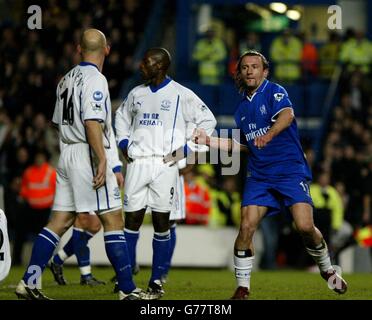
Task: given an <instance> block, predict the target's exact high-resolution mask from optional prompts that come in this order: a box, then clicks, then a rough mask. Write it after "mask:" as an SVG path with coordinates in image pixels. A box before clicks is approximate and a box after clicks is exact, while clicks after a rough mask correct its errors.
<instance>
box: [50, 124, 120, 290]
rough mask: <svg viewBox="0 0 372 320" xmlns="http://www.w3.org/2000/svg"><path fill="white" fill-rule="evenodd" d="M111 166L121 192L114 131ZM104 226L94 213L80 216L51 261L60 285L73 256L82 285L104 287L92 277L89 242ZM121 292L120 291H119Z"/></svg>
mask: <svg viewBox="0 0 372 320" xmlns="http://www.w3.org/2000/svg"><path fill="white" fill-rule="evenodd" d="M65 146H66V145H65V144H63V143H62V142H60V149H61V150H62V149H63V148H64V147H65ZM108 151H109V152H108V153H107V156H108V159H107V160H108V162H109V166H110V168H111V169H112V171H113V172H114V174H115V176H116V181H117V183H118V186H119V188H120V190H121V189H122V188H123V185H124V177H123V174H122V172H121V168H122V165H123V164H122V162H121V161H120V159H119V154H118V149H117V147H116V142H115V135H114V131H113V130H111V135H110V148H109V149H108ZM101 227H102V224H101V221H100V220H99V218H98V217H97V215H96V214H95V212H94V211H91V212H90V213H89V214H84V213H82V214H78V215H77V217H76V220H75V222H74V225H73V231H72V235H71V237H70V239H69V240H68V241H67V243H66V244H65V246H64V247H63V248H61V249H60V250H59V251H58V252H57V253H56V254H55V255H54V256H53V258H52V259H51V262H50V265H49V267H50V270H51V271H52V273H53V276H54V280H55V281H56V282H57V283H58V284H59V285H66V284H67V282H66V279H65V278H64V275H63V264H64V262H65V261H66V259H68V258H69V257H71V256H72V255H75V256H76V260H77V263H78V266H79V270H80V274H81V276H80V284H81V285H89V286H97V285H104V284H105V282H104V281H101V280H98V279H96V278H95V277H94V276H93V275H92V268H91V265H90V250H89V247H88V241H89V240H90V239H91V238H92V237H93V236H94V235H95V234H96V233H97V232H99V230H100V229H101ZM117 291H119V289H118V290H117Z"/></svg>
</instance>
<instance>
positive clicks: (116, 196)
mask: <svg viewBox="0 0 372 320" xmlns="http://www.w3.org/2000/svg"><path fill="white" fill-rule="evenodd" d="M114 198H115V200H117V199H120V189H119V187H115V188H114Z"/></svg>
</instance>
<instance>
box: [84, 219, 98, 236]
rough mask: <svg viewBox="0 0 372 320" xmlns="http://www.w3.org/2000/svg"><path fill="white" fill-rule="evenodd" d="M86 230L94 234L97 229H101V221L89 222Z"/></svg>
mask: <svg viewBox="0 0 372 320" xmlns="http://www.w3.org/2000/svg"><path fill="white" fill-rule="evenodd" d="M86 230H87V231H88V232H90V233H93V234H96V233H97V232H99V230H101V223H99V222H98V223H94V224H91V225H89V227H88V228H87V229H86Z"/></svg>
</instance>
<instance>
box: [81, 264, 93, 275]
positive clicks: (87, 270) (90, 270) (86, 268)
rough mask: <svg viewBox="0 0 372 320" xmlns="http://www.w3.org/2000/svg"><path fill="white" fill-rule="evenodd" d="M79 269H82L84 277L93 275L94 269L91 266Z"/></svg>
mask: <svg viewBox="0 0 372 320" xmlns="http://www.w3.org/2000/svg"><path fill="white" fill-rule="evenodd" d="M79 269H80V274H81V275H82V276H86V275H88V274H91V273H92V268H91V266H85V267H80V268H79Z"/></svg>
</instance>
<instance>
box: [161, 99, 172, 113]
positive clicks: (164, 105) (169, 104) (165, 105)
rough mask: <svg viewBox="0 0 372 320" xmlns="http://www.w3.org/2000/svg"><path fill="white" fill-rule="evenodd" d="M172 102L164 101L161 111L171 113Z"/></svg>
mask: <svg viewBox="0 0 372 320" xmlns="http://www.w3.org/2000/svg"><path fill="white" fill-rule="evenodd" d="M171 105H172V102H171V101H170V100H163V101H162V102H161V105H160V110H163V111H169V109H170V107H171Z"/></svg>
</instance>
